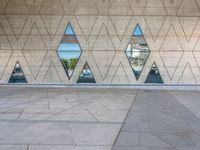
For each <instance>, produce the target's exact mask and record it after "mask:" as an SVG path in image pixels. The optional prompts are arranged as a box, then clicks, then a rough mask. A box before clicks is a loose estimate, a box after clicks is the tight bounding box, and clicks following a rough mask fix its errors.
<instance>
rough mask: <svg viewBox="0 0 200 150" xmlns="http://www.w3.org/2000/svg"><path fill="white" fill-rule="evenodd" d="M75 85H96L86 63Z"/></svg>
mask: <svg viewBox="0 0 200 150" xmlns="http://www.w3.org/2000/svg"><path fill="white" fill-rule="evenodd" d="M77 83H96V81H95V79H94V76H93V74H92V71H91V69H90V67H89V65H88V63H87V62H86V63H85V65H84V67H83V70H82V72H81V74H80V76H79V79H78V81H77Z"/></svg>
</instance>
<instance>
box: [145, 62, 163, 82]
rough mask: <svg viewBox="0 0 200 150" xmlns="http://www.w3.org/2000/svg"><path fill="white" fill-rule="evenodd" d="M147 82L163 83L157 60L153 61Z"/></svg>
mask: <svg viewBox="0 0 200 150" xmlns="http://www.w3.org/2000/svg"><path fill="white" fill-rule="evenodd" d="M145 83H163V80H162V78H161V76H160V73H159V70H158V67H157V66H156V63H155V62H154V63H153V65H152V67H151V70H150V72H149V74H148V76H147V79H146V81H145Z"/></svg>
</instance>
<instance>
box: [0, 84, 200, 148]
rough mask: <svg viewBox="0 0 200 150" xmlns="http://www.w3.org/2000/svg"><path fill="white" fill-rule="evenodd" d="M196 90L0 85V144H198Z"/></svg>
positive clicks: (199, 94) (199, 107)
mask: <svg viewBox="0 0 200 150" xmlns="http://www.w3.org/2000/svg"><path fill="white" fill-rule="evenodd" d="M199 118H200V92H186V91H182V92H180V91H179V92H177V91H142V90H140V91H137V90H131V89H127V90H126V89H95V88H69V87H66V88H36V87H24V88H22V87H21V88H20V87H18V88H17V87H3V86H2V87H0V150H111V149H112V150H199V149H200V119H199Z"/></svg>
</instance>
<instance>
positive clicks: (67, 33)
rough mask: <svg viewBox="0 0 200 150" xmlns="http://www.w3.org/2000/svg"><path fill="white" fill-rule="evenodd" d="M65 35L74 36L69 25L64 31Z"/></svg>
mask: <svg viewBox="0 0 200 150" xmlns="http://www.w3.org/2000/svg"><path fill="white" fill-rule="evenodd" d="M65 35H74V31H73V29H72V26H71V24H70V23H69V24H68V25H67V29H66V31H65Z"/></svg>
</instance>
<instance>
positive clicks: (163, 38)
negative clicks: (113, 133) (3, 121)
mask: <svg viewBox="0 0 200 150" xmlns="http://www.w3.org/2000/svg"><path fill="white" fill-rule="evenodd" d="M45 3H46V0H41V1H26V0H17V2H16V3H15V1H14V0H4V2H3V3H1V2H0V82H1V83H5V84H7V83H8V82H9V79H10V77H11V75H12V72H13V68H14V67H15V64H16V62H19V63H20V66H21V68H22V69H23V74H24V76H25V78H26V81H27V82H28V84H37V83H40V84H50V83H57V84H71V83H77V81H78V79H79V77H80V75H81V73H82V70H83V68H84V67H85V64H86V62H87V64H88V65H89V69H90V71H91V72H92V76H93V79H94V81H95V82H96V83H97V84H98V83H99V84H145V81H146V79H147V77H148V75H149V72H150V70H151V68H152V64H154V63H155V64H156V67H157V69H158V70H159V75H160V77H161V79H162V81H163V83H164V84H200V2H199V1H197V0H173V1H172V0H157V1H156V3H155V0H124V3H122V2H121V0H105V1H102V0H93V1H90V0H84V2H83V0H76V2H75V1H67V0H55V1H52V3H48V5H49V6H48V7H47V5H46V4H45ZM83 3H84V4H83ZM51 5H52V6H51ZM69 23H70V26H71V27H72V28H73V32H74V33H75V39H76V41H78V42H77V43H78V45H79V47H80V50H81V52H80V53H79V54H78V55H77V57H76V63H75V65H74V66H73V67H72V68H73V69H71V70H70V71H69V70H66V69H65V68H64V67H63V63H62V61H60V58H59V55H58V53H57V49H58V46H59V44H60V43H62V40H63V39H65V40H67V41H68V42H70V43H73V42H74V40H73V37H72V38H68V37H64V38H63V35H64V33H65V31H66V28H67V26H68V24H69ZM137 25H139V26H140V29H141V31H142V35H143V37H144V39H145V42H146V45H148V50H149V53H148V57H146V56H145V60H144V61H145V63H142V66H141V67H140V68H139V69H138V70H139V71H138V72H136V70H137V68H135V66H131V65H130V62H129V60H128V58H127V53H126V50H127V45H128V43H129V42H130V39H131V38H132V37H133V35H132V33H133V30H134V28H135V27H136V26H137ZM140 46H141V44H140ZM131 55H132V56H135V55H134V54H132V53H131ZM66 58H68V56H66ZM134 59H135V60H134V61H135V62H136V61H137V59H138V58H134ZM144 61H143V62H144ZM133 67H134V68H133ZM52 68H53V69H52ZM67 71H68V72H67ZM47 79H48V80H47Z"/></svg>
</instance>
